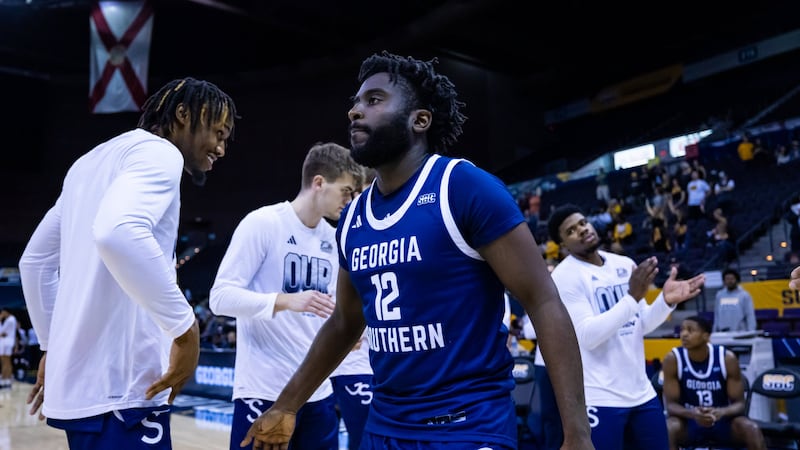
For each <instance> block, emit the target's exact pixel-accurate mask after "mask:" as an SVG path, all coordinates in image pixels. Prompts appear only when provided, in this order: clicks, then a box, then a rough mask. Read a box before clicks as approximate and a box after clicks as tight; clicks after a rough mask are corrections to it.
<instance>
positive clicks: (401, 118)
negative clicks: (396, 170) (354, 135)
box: [350, 114, 411, 168]
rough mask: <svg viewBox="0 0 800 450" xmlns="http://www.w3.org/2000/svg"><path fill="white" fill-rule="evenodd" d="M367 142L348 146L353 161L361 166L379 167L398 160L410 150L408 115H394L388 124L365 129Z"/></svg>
mask: <svg viewBox="0 0 800 450" xmlns="http://www.w3.org/2000/svg"><path fill="white" fill-rule="evenodd" d="M365 131H367V140H366V141H364V142H363V143H361V144H353V143H352V141H351V143H350V146H351V147H352V149H351V150H350V155H351V156H352V157H353V160H354V161H355V162H357V163H359V164H361V165H362V166H367V167H371V168H375V167H380V166H382V165H385V164H387V163H389V162H392V161H396V160H398V159H400V157H401V156H403V155H404V154H405V153H406V152H408V150H409V149H410V148H411V138H410V137H409V135H408V133H409V130H408V114H396V115H395V116H394V117H393V118H392V119H391V120H390V121H389V123H387V124H385V125H380V126H378V127H376V128H374V129H371V130H370V129H367V130H365Z"/></svg>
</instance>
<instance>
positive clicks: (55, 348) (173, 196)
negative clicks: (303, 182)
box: [19, 78, 236, 450]
mask: <svg viewBox="0 0 800 450" xmlns="http://www.w3.org/2000/svg"><path fill="white" fill-rule="evenodd" d="M143 110H144V111H143V114H142V116H141V118H140V119H139V124H138V128H136V129H134V130H131V131H128V132H125V133H122V134H120V135H119V136H116V137H114V138H112V139H110V140H108V141H106V142H104V143H102V144H100V145H98V146H97V147H95V148H94V149H93V150H91V151H90V152H88V153H86V154H84V155H83V156H82V157H80V158H79V159H78V160H77V161H76V162H75V163H74V164H73V165H72V167H70V169H69V172H68V173H67V176H66V178H65V179H64V184H63V187H62V190H61V194H60V195H59V197H58V199H57V200H56V203H55V205H54V206H53V207H52V208H51V209H50V210H49V211H48V212H47V214H46V215H45V216H44V218H43V219H42V221H41V222H40V223H39V226H38V227H37V228H36V231H35V232H34V233H33V236H32V237H31V239H30V241H29V242H28V245H27V246H26V248H25V251H24V253H23V255H22V258H21V260H20V263H19V269H20V275H21V278H22V288H23V291H24V294H25V302H26V304H27V307H28V311H29V313H30V316H31V321H32V323H33V326H34V328H35V329H36V334H37V335H38V337H39V342H40V345H41V349H42V350H44V351H46V353H45V355H44V356H43V357H42V360H41V362H40V364H39V374H38V377H37V382H36V384H35V385H34V387H33V390H32V392H31V394H30V396H29V402H32V403H33V407H32V410H31V413H32V414H35V413H36V412H37V411H38V409H39V406H40V405H41V404H42V401H43V402H44V406H43V408H42V414H43V415H44V416H46V417H47V419H48V424H50V425H51V426H54V427H57V428H61V429H64V430H66V433H67V440H68V442H69V446H70V448H71V449H73V450H76V449H86V450H89V449H101V448H102V449H107V448H126V449H159V450H161V449H170V448H172V444H171V439H170V432H169V431H170V428H169V417H170V414H169V411H170V407H169V404H170V403H172V400H173V399H174V398H175V396H176V395H177V394H178V391H179V390H180V389H181V388H182V387H183V385H184V384H185V383H186V381H187V380H188V379H189V377H191V376H192V374H193V373H194V370H195V368H196V367H197V361H198V357H199V354H200V342H199V330H198V326H197V323H196V321H195V317H194V312H193V311H192V308H191V306H189V302H188V301H187V300H186V298H185V297H184V295H183V293H182V292H181V290H180V288H179V287H178V284H177V282H176V272H175V256H174V249H175V243H176V242H177V238H178V223H179V219H180V214H179V212H180V181H181V176H182V173H183V172H184V171H185V172H187V173H189V174H191V176H192V178H193V180H194V181H195V183H197V184H202V183H203V182H204V181H205V172H207V171H209V170H211V167H212V165H213V164H214V162H215V161H216V160H217V159H218V158H220V157H222V156H224V155H225V150H226V148H227V141H228V139H229V137H230V136H231V133H232V132H233V125H234V118H235V117H236V107H235V106H234V103H233V101H232V100H231V98H230V97H229V96H228V95H227V94H225V93H224V92H222V91H221V90H220V89H219V88H218V87H217V86H215V85H213V84H211V83H208V82H206V81H201V80H196V79H193V78H184V79H178V80H174V81H171V82H170V83H167V84H166V85H165V86H164V87H162V88H161V89H160V90H159V91H158V92H156V93H155V94H153V96H152V97H150V98H149V99H148V100H147V101H146V103H145V104H144V107H143ZM170 388H171V390H170Z"/></svg>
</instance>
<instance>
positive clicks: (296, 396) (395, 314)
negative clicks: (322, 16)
mask: <svg viewBox="0 0 800 450" xmlns="http://www.w3.org/2000/svg"><path fill="white" fill-rule="evenodd" d="M435 62H436V61H435V60H434V61H428V62H425V61H420V60H417V59H414V58H410V57H407V58H406V57H400V56H397V55H393V54H390V53H387V52H383V53H382V54H375V55H372V56H370V57H369V58H367V59H366V60H365V61H364V62H363V63H362V66H361V71H360V73H359V77H358V79H359V82H360V83H361V86H360V88H359V90H358V92H357V93H356V95H355V96H354V97H353V106H352V108H351V109H350V111H349V112H348V117H349V119H350V143H351V149H352V154H353V158H354V159H355V160H356V162H358V163H360V164H362V165H365V166H368V167H373V168H375V169H376V171H377V177H376V179H375V181H374V182H373V184H372V187H370V188H369V189H367V190H366V191H364V192H363V193H362V194H361V196H359V197H358V199H356V200H354V201H353V202H351V203H350V205H348V207H347V208H346V209H345V211H343V212H342V217H341V219H340V220H339V223H338V228H337V244H338V246H337V248H338V250H339V252H340V260H341V262H340V272H339V281H338V286H337V299H336V308H335V309H334V312H333V315H331V317H330V318H329V319H328V320H327V321H326V322H325V325H323V327H322V329H321V330H320V332H319V334H318V335H317V337H316V339H315V341H314V344H313V345H312V346H311V350H310V351H309V354H308V356H307V357H306V359H305V360H304V361H303V364H302V365H301V366H300V368H299V369H298V370H297V372H296V373H295V375H294V376H293V377H292V379H291V380H290V381H289V383H288V384H287V386H286V387H285V388H284V389H283V391H282V392H281V394H280V396H279V397H278V399H277V400H276V401H275V404H274V405H273V406H272V408H270V409H269V410H268V411H267V412H266V413H264V414H263V415H262V416H261V417H259V418H258V419H257V420H256V422H255V423H254V424H253V426H252V427H251V428H250V431H249V432H248V434H247V437H246V438H245V440H244V441H243V443H242V444H243V445H247V444H249V443H250V442H251V441H252V440H254V441H255V445H254V448H255V449H261V448H269V449H279V448H280V449H285V448H286V443H287V442H288V441H289V439H290V436H291V435H292V432H293V430H294V424H295V414H296V412H297V410H298V409H299V408H300V407H301V406H302V405H303V403H304V402H305V401H306V399H307V398H308V396H309V395H310V394H311V393H312V392H314V390H315V389H316V388H317V386H319V385H320V384H321V383H322V382H323V381H325V379H326V378H327V377H328V375H329V374H330V372H331V371H332V370H333V369H334V368H335V367H336V366H337V364H338V363H339V361H340V360H341V359H342V358H343V357H344V356H345V355H346V354H347V353H348V352H349V351H350V349H351V348H352V346H353V344H354V343H355V342H356V341H357V340H358V339H359V338H360V337H361V335H362V331H364V329H365V326H366V335H367V342H368V345H369V348H370V360H371V363H372V368H373V371H374V378H373V393H374V396H373V399H372V404H371V407H370V411H369V416H368V418H367V424H366V429H365V432H364V435H363V438H362V441H361V448H362V449H381V450H382V449H420V448H425V449H448V450H451V449H452V450H467V449H468V450H475V449H494V450H501V449H502V450H511V449H516V448H517V426H516V417H515V412H514V403H513V399H512V396H511V390H512V389H513V387H514V380H513V377H512V375H511V369H512V366H513V360H512V358H511V355H510V353H509V351H508V349H507V347H506V340H507V338H508V328H507V327H506V326H504V325H502V318H503V312H504V300H503V293H504V286H505V287H507V288H508V290H509V292H510V293H511V294H512V295H513V296H514V297H516V298H517V299H518V300H519V301H520V303H521V304H522V305H523V306H524V307H525V309H526V311H527V313H528V314H529V315H530V316H531V318H532V319H533V321H534V324H535V326H536V330H537V332H538V337H539V342H540V345H541V346H542V351H543V354H544V356H545V358H547V360H548V368H549V369H550V373H551V374H552V375H553V381H554V388H555V392H556V395H557V398H558V403H559V407H560V408H561V412H562V420H563V425H564V446H563V448H565V449H590V448H592V444H591V439H590V432H589V424H588V419H587V417H586V411H585V404H584V398H583V389H582V380H581V373H582V367H581V360H580V356H579V353H578V348H577V344H576V338H575V334H574V330H573V329H572V327H571V326H570V322H569V316H568V314H567V312H566V310H565V309H564V306H563V304H562V303H561V302H560V301H559V297H558V293H557V291H556V289H555V286H554V285H553V282H552V280H551V278H550V276H549V273H548V271H547V268H546V267H545V263H544V260H543V258H542V256H541V252H540V251H539V249H538V246H537V245H536V242H535V240H534V239H533V236H532V235H531V232H530V229H529V228H528V226H527V225H526V223H525V220H524V218H523V216H522V213H521V211H520V209H519V207H518V206H517V204H516V202H515V200H514V198H513V197H512V196H511V195H510V193H509V192H508V190H507V188H506V187H505V185H504V184H503V183H502V182H501V181H500V180H499V179H497V178H496V177H494V176H492V175H490V174H488V173H487V172H485V171H483V170H481V169H479V168H477V167H475V166H474V165H472V164H471V163H469V162H467V161H463V160H458V159H451V158H447V157H444V156H440V155H439V154H437V152H442V151H444V150H446V149H447V148H448V147H450V146H452V145H453V144H455V142H456V139H457V138H458V136H459V135H460V134H461V125H462V123H463V122H464V120H465V117H464V115H462V113H461V112H460V109H461V108H462V107H463V106H464V105H463V103H461V102H460V101H458V99H457V94H456V92H455V89H454V86H453V84H452V83H451V82H450V80H449V79H448V78H447V77H445V76H443V75H441V74H438V73H436V72H435V70H434V66H433V63H435Z"/></svg>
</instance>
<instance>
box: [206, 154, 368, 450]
mask: <svg viewBox="0 0 800 450" xmlns="http://www.w3.org/2000/svg"><path fill="white" fill-rule="evenodd" d="M361 174H362V169H361V166H359V165H358V164H356V163H355V162H354V161H353V159H352V158H351V157H350V151H349V150H348V149H346V148H344V147H342V146H340V145H337V144H333V143H318V144H316V145H314V146H313V147H312V148H311V149H310V150H309V152H308V154H307V155H306V159H305V161H304V163H303V171H302V182H301V188H300V192H299V193H298V194H297V197H295V199H294V200H292V201H291V202H288V201H285V202H281V203H276V204H273V205H270V206H265V207H262V208H259V209H256V210H255V211H252V212H250V213H249V214H247V216H245V218H244V219H242V221H241V222H240V223H239V225H238V226H237V228H236V230H235V231H234V233H233V237H232V238H231V242H230V245H229V247H228V249H227V251H226V253H225V256H224V257H223V259H222V263H221V264H220V268H219V271H218V273H217V277H216V280H215V281H214V286H213V287H212V289H211V297H210V306H211V310H212V312H214V314H217V315H223V316H229V317H235V318H236V329H237V330H236V367H235V369H234V380H233V400H234V414H233V426H232V429H231V440H230V448H231V449H232V450H233V449H239V448H240V447H239V443H240V442H242V440H243V439H244V437H245V435H246V434H247V430H248V429H249V428H250V425H251V424H252V423H253V421H254V420H255V419H256V418H257V417H258V416H259V415H261V413H262V412H263V411H266V410H267V409H268V408H269V407H270V406H271V405H272V403H273V402H274V401H275V400H276V399H277V398H278V394H279V393H280V392H281V390H282V389H283V387H284V386H285V385H286V383H287V382H288V381H289V378H290V377H291V376H292V375H293V374H294V372H295V370H296V369H297V367H298V366H300V363H301V362H302V361H303V359H304V358H305V356H306V354H307V353H308V349H309V347H310V346H311V342H312V341H313V340H314V337H316V335H317V331H319V328H320V327H321V326H322V324H323V323H324V322H325V319H326V318H327V317H328V316H329V315H330V314H331V313H332V312H333V307H334V299H333V294H335V292H336V275H337V274H338V273H339V261H338V259H337V258H338V255H337V251H336V235H335V232H336V230H335V229H334V227H333V226H331V225H330V224H329V223H328V222H327V221H326V220H324V218H326V217H327V218H329V219H332V220H338V219H339V215H340V214H341V212H342V209H343V208H344V207H345V205H347V204H348V203H349V202H350V201H351V200H352V198H353V195H354V193H355V190H356V188H357V186H358V183H360V177H361ZM335 404H336V402H335V399H334V397H333V389H332V387H331V383H330V382H329V381H326V382H325V383H323V384H322V385H321V386H320V387H319V389H317V390H316V392H314V394H312V395H311V398H310V399H309V401H308V402H307V403H306V404H305V406H303V407H302V408H300V410H299V411H298V412H297V431H298V432H297V433H295V435H294V437H293V438H292V441H291V443H290V445H289V448H293V449H299V450H314V449H319V450H328V449H332V448H336V447H337V445H338V436H337V434H338V421H337V417H336V409H335Z"/></svg>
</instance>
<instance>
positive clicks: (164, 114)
mask: <svg viewBox="0 0 800 450" xmlns="http://www.w3.org/2000/svg"><path fill="white" fill-rule="evenodd" d="M181 103H183V104H184V105H185V106H186V109H188V111H189V114H190V117H191V123H190V129H191V131H195V130H196V129H197V125H198V124H199V123H200V118H201V116H202V111H203V108H204V107H205V108H206V123H205V125H211V124H213V123H217V122H219V121H220V120H222V118H223V115H227V117H228V118H230V119H238V118H239V116H237V114H236V105H235V104H234V103H233V100H232V99H231V97H230V96H229V95H228V94H226V93H224V92H222V90H221V89H220V88H218V87H217V86H216V85H215V84H213V83H210V82H208V81H203V80H197V79H194V78H191V77H188V78H179V79H176V80H172V81H170V82H169V83H167V84H166V85H164V86H163V87H162V88H161V89H159V90H158V92H156V93H155V94H153V95H152V96H150V98H148V99H147V101H145V103H144V106H142V115H141V117H140V118H139V124H138V127H139V128H143V129H145V130H148V131H152V130H153V129H154V128H160V129H161V130H162V131H163V132H164V133H168V132H169V129H170V126H171V125H172V123H173V122H174V121H175V108H177V107H178V105H179V104H181ZM232 137H233V130H231V138H232Z"/></svg>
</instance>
